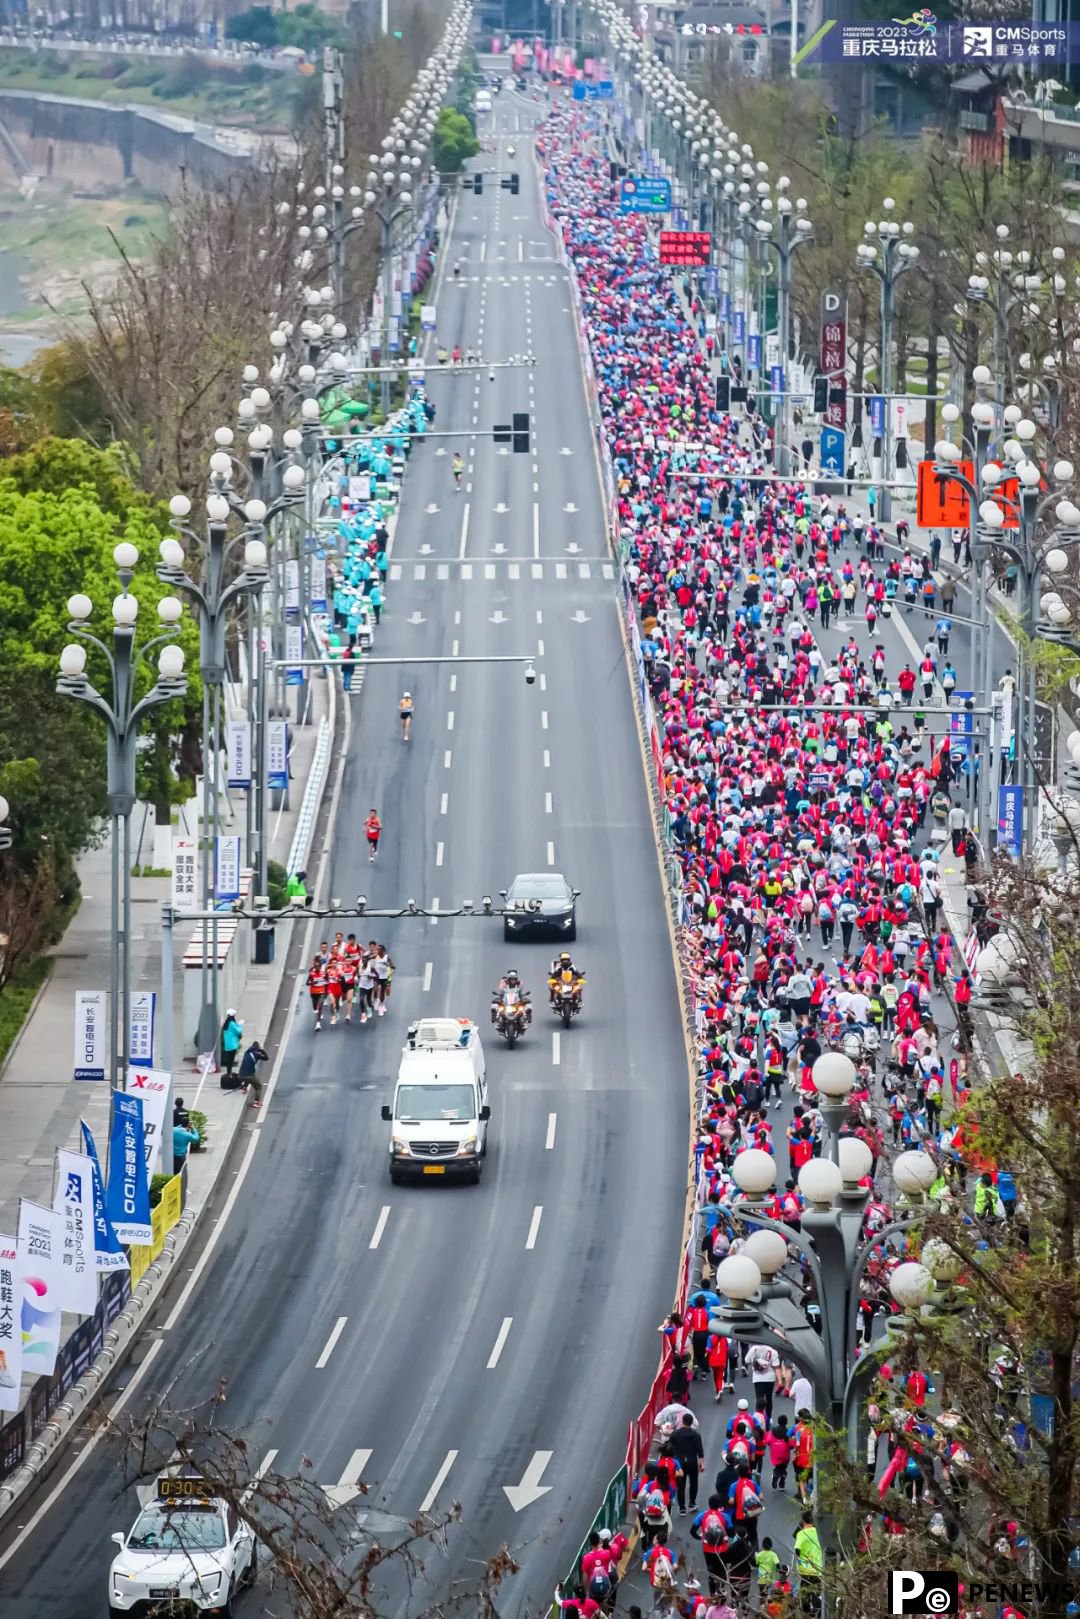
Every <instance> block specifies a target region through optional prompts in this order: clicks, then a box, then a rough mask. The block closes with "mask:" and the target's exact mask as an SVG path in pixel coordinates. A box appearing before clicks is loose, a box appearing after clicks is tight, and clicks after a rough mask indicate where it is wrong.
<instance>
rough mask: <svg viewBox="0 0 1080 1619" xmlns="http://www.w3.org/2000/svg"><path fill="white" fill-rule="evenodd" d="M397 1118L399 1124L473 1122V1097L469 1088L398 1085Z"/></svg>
mask: <svg viewBox="0 0 1080 1619" xmlns="http://www.w3.org/2000/svg"><path fill="white" fill-rule="evenodd" d="M397 1117H398V1119H399V1120H400V1121H401V1123H402V1124H421V1123H422V1122H424V1121H425V1120H428V1119H451V1120H454V1119H475V1117H476V1093H475V1092H474V1090H473V1088H472V1086H471V1085H400V1086H399V1087H398V1093H397Z"/></svg>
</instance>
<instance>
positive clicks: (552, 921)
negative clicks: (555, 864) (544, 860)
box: [502, 871, 581, 939]
mask: <svg viewBox="0 0 1080 1619" xmlns="http://www.w3.org/2000/svg"><path fill="white" fill-rule="evenodd" d="M580 892H581V890H580V889H578V888H571V887H570V884H569V883H568V882H567V880H566V878H565V877H564V876H563V875H562V873H561V872H558V871H530V872H523V873H521V874H520V875H519V876H517V877H515V878H514V880H513V882H512V883H511V884H510V887H509V888H504V889H503V891H502V897H503V899H504V900H505V901H506V904H507V914H506V915H505V916H504V917H503V938H504V939H537V938H540V937H541V935H543V934H545V933H547V934H552V935H554V937H555V938H558V939H576V938H577V910H576V906H577V897H578V894H579V893H580Z"/></svg>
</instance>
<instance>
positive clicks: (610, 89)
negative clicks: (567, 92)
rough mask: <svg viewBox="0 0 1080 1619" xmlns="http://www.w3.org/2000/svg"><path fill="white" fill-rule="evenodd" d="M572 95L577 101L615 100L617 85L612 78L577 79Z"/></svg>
mask: <svg viewBox="0 0 1080 1619" xmlns="http://www.w3.org/2000/svg"><path fill="white" fill-rule="evenodd" d="M571 95H572V96H573V99H574V100H575V101H613V100H614V98H615V85H614V82H613V81H612V80H611V79H597V80H595V82H593V81H590V80H586V79H576V80H575V81H574V88H573V90H572V91H571Z"/></svg>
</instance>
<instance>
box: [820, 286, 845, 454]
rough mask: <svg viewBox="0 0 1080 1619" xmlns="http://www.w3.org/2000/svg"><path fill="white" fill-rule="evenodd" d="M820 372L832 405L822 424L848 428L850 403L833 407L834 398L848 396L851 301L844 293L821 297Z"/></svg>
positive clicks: (841, 402)
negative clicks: (848, 326) (848, 312)
mask: <svg viewBox="0 0 1080 1619" xmlns="http://www.w3.org/2000/svg"><path fill="white" fill-rule="evenodd" d="M820 336H821V342H820V370H821V371H822V372H823V373H824V374H825V376H827V377H828V379H829V394H830V402H829V404H828V406H827V407H826V410H825V415H824V417H823V418H822V420H823V421H824V423H825V426H826V427H846V426H847V400H846V399H843V398H842V399H838V400H837V402H836V403H835V404H833V403H832V398H831V396H832V394H833V392H834V391H839V393H841V394H845V393H846V392H847V301H846V299H845V298H844V295H843V293H841V292H823V293H822V294H821V331H820Z"/></svg>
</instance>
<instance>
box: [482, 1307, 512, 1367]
mask: <svg viewBox="0 0 1080 1619" xmlns="http://www.w3.org/2000/svg"><path fill="white" fill-rule="evenodd" d="M513 1320H514V1318H513V1316H512V1315H504V1316H503V1324H502V1326H501V1327H500V1328H499V1336H498V1337H497V1338H496V1340H495V1348H494V1349H493V1350H492V1351H491V1354H490V1355H489V1356H488V1363H487V1369H488V1371H489V1372H493V1371H494V1370H495V1368H496V1366H497V1365H498V1364H499V1356H500V1355H501V1354H502V1352H503V1350H504V1349H505V1348H506V1340H507V1338H508V1337H509V1336H510V1328H511V1326H512V1324H513Z"/></svg>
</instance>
